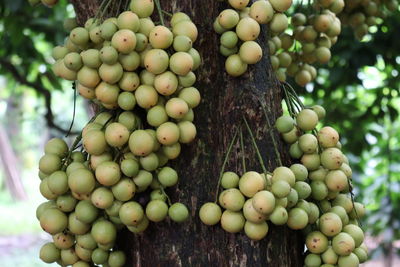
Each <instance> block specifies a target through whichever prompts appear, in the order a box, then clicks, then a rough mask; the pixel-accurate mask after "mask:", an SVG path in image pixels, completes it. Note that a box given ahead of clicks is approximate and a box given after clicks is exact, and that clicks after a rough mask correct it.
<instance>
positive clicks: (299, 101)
mask: <svg viewBox="0 0 400 267" xmlns="http://www.w3.org/2000/svg"><path fill="white" fill-rule="evenodd" d="M283 84H284V85H285V86H286V87H287V88H289V89H290V91H291V92H292V95H293V96H294V97H295V98H296V100H297V103H298V104H299V105H300V107H301V108H302V109H304V108H305V106H304V104H303V102H302V101H301V99H300V98H299V96H298V95H297V94H296V91H295V90H294V89H293V87H292V86H291V85H290V84H289V83H288V82H284V83H283Z"/></svg>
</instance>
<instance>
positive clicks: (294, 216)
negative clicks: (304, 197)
mask: <svg viewBox="0 0 400 267" xmlns="http://www.w3.org/2000/svg"><path fill="white" fill-rule="evenodd" d="M307 224H308V215H307V213H306V212H305V211H304V210H303V209H300V208H294V209H291V210H290V211H289V216H288V221H287V225H288V226H289V228H291V229H294V230H300V229H303V228H305V227H306V226H307Z"/></svg>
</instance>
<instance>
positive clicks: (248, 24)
mask: <svg viewBox="0 0 400 267" xmlns="http://www.w3.org/2000/svg"><path fill="white" fill-rule="evenodd" d="M260 31H261V29H260V25H259V24H258V22H257V21H256V20H254V19H252V18H250V17H248V18H243V19H241V20H240V21H239V23H238V24H237V26H236V34H237V36H238V37H239V39H240V40H242V41H254V40H256V39H257V38H258V36H259V35H260Z"/></svg>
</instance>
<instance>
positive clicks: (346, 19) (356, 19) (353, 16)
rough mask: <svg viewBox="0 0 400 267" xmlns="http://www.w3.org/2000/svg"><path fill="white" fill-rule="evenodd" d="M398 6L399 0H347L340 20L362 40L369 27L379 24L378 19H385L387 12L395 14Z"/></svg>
mask: <svg viewBox="0 0 400 267" xmlns="http://www.w3.org/2000/svg"><path fill="white" fill-rule="evenodd" d="M398 6H399V4H398V1H397V0H386V1H380V0H368V1H350V0H345V9H344V10H343V12H342V13H341V14H340V16H339V18H340V20H341V21H342V22H343V24H344V25H349V26H351V27H352V29H353V31H354V34H355V36H356V37H357V38H358V39H359V40H361V39H362V38H363V37H364V36H365V35H366V34H367V33H368V29H369V27H371V26H375V25H377V24H378V21H377V20H378V18H380V19H383V18H385V16H386V10H387V11H389V12H393V11H396V10H397V8H398ZM385 8H386V10H385Z"/></svg>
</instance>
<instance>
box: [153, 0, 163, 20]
mask: <svg viewBox="0 0 400 267" xmlns="http://www.w3.org/2000/svg"><path fill="white" fill-rule="evenodd" d="M154 2H155V3H156V7H157V11H158V16H159V17H160V23H161V25H163V26H165V23H164V15H163V11H162V9H161V5H160V0H154Z"/></svg>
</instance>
